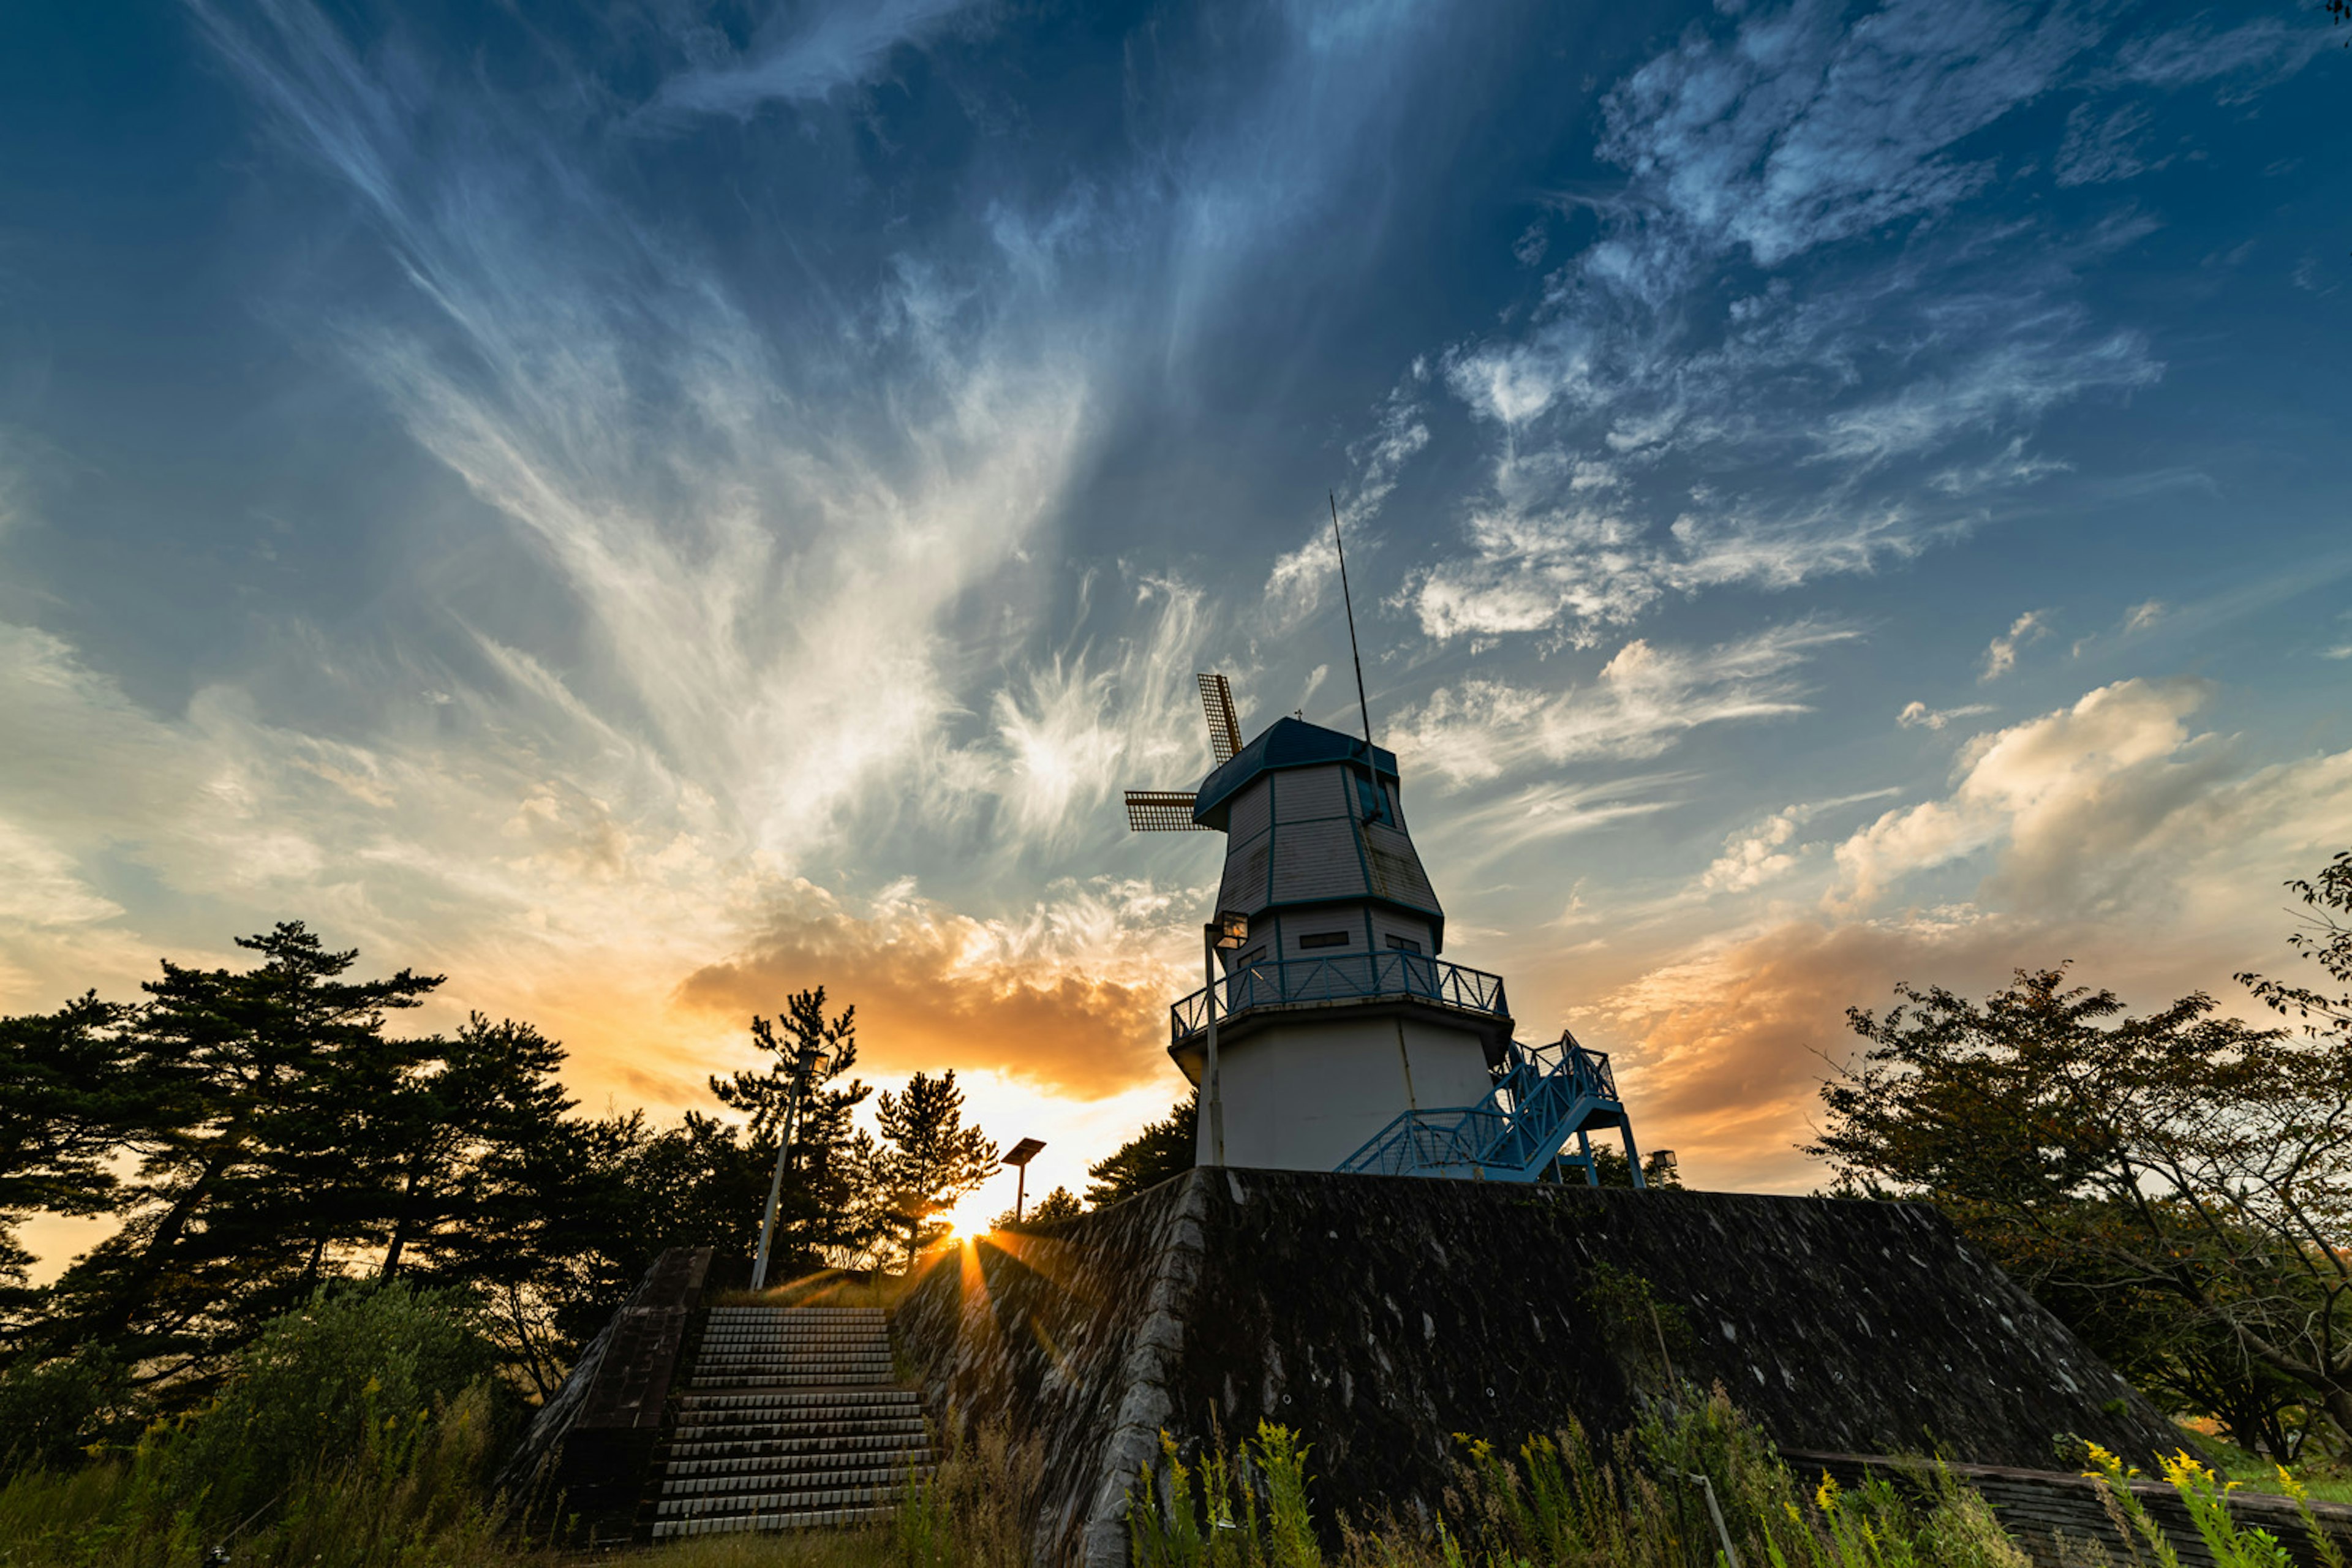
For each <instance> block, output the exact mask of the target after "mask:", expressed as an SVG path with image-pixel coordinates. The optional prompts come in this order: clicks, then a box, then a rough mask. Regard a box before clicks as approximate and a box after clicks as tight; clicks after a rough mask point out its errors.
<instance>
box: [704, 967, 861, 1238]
mask: <svg viewBox="0 0 2352 1568" xmlns="http://www.w3.org/2000/svg"><path fill="white" fill-rule="evenodd" d="M824 1008H825V996H824V986H822V985H820V986H818V987H816V988H815V989H814V990H813V991H808V990H803V991H799V992H795V993H794V994H792V995H790V996H788V997H786V998H785V999H784V1006H783V1010H782V1013H780V1014H779V1015H778V1016H777V1017H776V1019H775V1022H774V1023H771V1022H770V1021H769V1020H767V1019H765V1018H762V1017H761V1016H758V1015H757V1014H754V1015H753V1016H752V1018H751V1038H752V1040H753V1042H754V1043H755V1044H756V1045H758V1046H759V1047H760V1048H761V1050H762V1051H764V1052H766V1053H767V1054H768V1057H769V1061H768V1064H767V1067H766V1069H765V1070H764V1071H753V1070H750V1069H740V1070H738V1071H736V1072H735V1073H733V1074H731V1075H730V1076H729V1077H726V1078H723V1079H722V1078H713V1079H711V1080H710V1092H711V1093H713V1094H714V1095H716V1096H718V1097H719V1104H721V1105H724V1106H726V1107H728V1108H729V1109H730V1110H740V1111H742V1112H744V1113H745V1114H746V1116H747V1117H748V1118H749V1125H748V1127H747V1128H746V1133H747V1135H748V1138H749V1146H748V1148H747V1150H746V1153H747V1156H748V1158H749V1162H750V1163H751V1165H752V1166H753V1167H754V1168H755V1169H756V1170H757V1171H758V1173H759V1175H760V1180H759V1184H758V1186H757V1190H756V1194H755V1198H754V1206H753V1208H752V1210H751V1215H750V1225H751V1228H752V1234H753V1241H752V1245H754V1246H756V1244H757V1236H756V1233H757V1226H758V1225H759V1221H760V1213H761V1210H762V1209H764V1207H765V1205H766V1202H767V1184H768V1179H769V1176H770V1173H772V1171H773V1170H774V1168H775V1162H776V1141H777V1139H778V1138H779V1137H780V1136H781V1135H782V1128H783V1121H784V1110H785V1107H786V1106H787V1105H788V1104H789V1102H790V1097H791V1094H792V1090H793V1074H794V1073H795V1072H797V1071H798V1065H797V1064H798V1062H799V1059H800V1057H801V1056H802V1054H803V1052H805V1051H808V1050H811V1049H814V1050H820V1051H823V1052H824V1053H825V1055H826V1056H827V1057H828V1058H830V1060H829V1061H828V1063H827V1065H826V1068H825V1070H824V1073H823V1074H822V1075H821V1076H820V1077H819V1078H818V1079H817V1080H816V1082H814V1083H812V1084H811V1085H809V1086H808V1090H809V1092H808V1096H807V1099H806V1100H805V1101H804V1102H803V1105H802V1107H801V1114H800V1120H799V1122H798V1124H797V1125H796V1126H795V1127H794V1128H793V1150H792V1156H791V1159H790V1162H789V1163H787V1165H786V1167H785V1170H784V1184H783V1188H782V1193H781V1194H780V1195H779V1201H778V1204H777V1209H776V1237H775V1241H774V1244H773V1247H772V1254H771V1261H770V1265H769V1270H768V1278H769V1279H787V1278H790V1276H791V1274H792V1273H793V1272H795V1271H804V1270H807V1269H812V1268H819V1267H822V1266H824V1263H825V1262H826V1261H827V1260H828V1259H829V1258H841V1257H844V1256H848V1255H854V1254H856V1253H857V1252H859V1251H861V1250H862V1249H864V1248H865V1247H866V1246H868V1245H869V1244H870V1243H871V1242H872V1241H873V1240H874V1236H873V1224H872V1209H873V1205H872V1204H871V1203H870V1201H867V1199H868V1197H869V1194H868V1193H867V1192H866V1189H867V1188H868V1186H869V1185H870V1184H871V1182H872V1179H873V1174H872V1164H873V1161H872V1142H871V1140H869V1139H866V1137H865V1136H864V1135H863V1134H861V1133H859V1132H858V1131H856V1128H855V1127H854V1126H853V1125H852V1119H853V1118H854V1117H855V1116H856V1110H857V1108H858V1106H860V1105H862V1104H864V1103H865V1101H866V1097H867V1096H868V1095H870V1094H871V1093H873V1090H872V1089H870V1088H868V1087H867V1085H866V1082H865V1081H864V1080H863V1079H858V1078H856V1077H855V1076H854V1075H853V1072H852V1069H854V1068H856V1066H857V1009H856V1007H854V1006H852V1007H845V1008H843V1009H842V1011H841V1012H840V1013H839V1014H838V1015H837V1016H834V1017H831V1018H828V1017H826V1016H825V1011H824ZM844 1079H846V1081H843V1080H844ZM835 1085H838V1087H833V1086H835ZM747 1255H748V1252H747Z"/></svg>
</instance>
